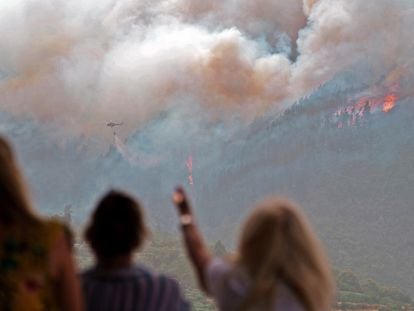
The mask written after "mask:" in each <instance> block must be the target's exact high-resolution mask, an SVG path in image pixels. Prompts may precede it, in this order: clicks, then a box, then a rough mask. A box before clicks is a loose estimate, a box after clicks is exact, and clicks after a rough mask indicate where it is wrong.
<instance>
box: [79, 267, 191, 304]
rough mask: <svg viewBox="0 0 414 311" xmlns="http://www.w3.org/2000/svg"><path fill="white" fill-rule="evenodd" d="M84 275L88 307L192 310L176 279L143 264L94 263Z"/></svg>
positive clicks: (83, 284) (83, 285)
mask: <svg viewBox="0 0 414 311" xmlns="http://www.w3.org/2000/svg"><path fill="white" fill-rule="evenodd" d="M81 277H82V287H83V294H84V298H85V306H86V310H87V311H139V310H145V311H163V310H171V311H181V310H182V311H185V310H190V305H189V304H188V302H187V301H186V300H185V299H184V298H183V296H182V294H181V292H180V288H179V286H178V283H177V282H176V281H175V280H174V279H172V278H169V277H167V276H164V275H157V274H154V273H152V272H151V271H150V270H148V269H146V268H145V267H143V266H140V265H136V266H132V267H126V268H120V269H117V270H113V271H104V270H102V269H99V268H96V267H94V268H92V269H90V270H87V271H85V272H84V273H82V276H81Z"/></svg>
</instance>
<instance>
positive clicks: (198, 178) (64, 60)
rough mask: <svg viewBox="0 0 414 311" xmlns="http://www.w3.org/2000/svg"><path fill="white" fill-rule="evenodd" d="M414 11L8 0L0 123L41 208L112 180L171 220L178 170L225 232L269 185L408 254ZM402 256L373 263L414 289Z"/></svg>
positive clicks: (342, 5)
mask: <svg viewBox="0 0 414 311" xmlns="http://www.w3.org/2000/svg"><path fill="white" fill-rule="evenodd" d="M413 28H414V3H413V2H412V1H411V0H376V1H362V0H319V1H316V0H313V1H311V0H308V1H304V2H302V1H299V0H289V1H282V0H273V1H272V0H256V1H251V0H237V1H236V0H226V1H223V0H209V1H206V0H152V1H146V0H134V1H133V0H89V1H84V0H70V1H68V0H13V1H0V132H1V133H4V134H6V135H7V136H8V137H9V138H11V139H12V140H13V142H14V144H15V146H16V149H17V151H18V154H19V157H20V159H21V162H22V166H23V168H24V172H25V175H26V176H27V178H28V180H29V182H30V186H31V189H32V192H33V197H34V198H35V201H36V203H37V207H38V208H39V209H40V210H41V211H42V212H46V213H61V212H62V210H63V207H64V206H65V205H67V204H72V205H73V206H74V211H75V214H76V215H75V218H76V219H77V220H78V221H79V222H83V221H84V219H85V217H86V215H87V213H88V212H89V211H90V209H91V208H92V204H93V203H94V202H95V200H96V198H97V197H98V196H99V195H101V194H102V192H103V191H105V190H106V189H108V187H112V186H116V187H120V188H125V189H128V190H129V191H133V192H134V193H135V194H137V195H138V196H139V197H140V198H141V200H142V201H143V203H144V206H145V207H147V213H148V214H149V218H150V219H151V221H152V223H153V225H154V226H158V227H159V228H161V229H165V228H172V227H174V226H175V222H174V221H173V219H174V218H173V217H171V216H172V211H171V210H168V206H169V193H170V191H171V189H172V188H173V186H174V185H175V184H177V183H184V184H186V185H187V188H188V190H189V192H190V193H191V195H192V197H193V200H194V201H195V203H196V206H197V207H198V212H199V215H200V217H201V222H202V223H203V224H206V226H208V228H209V229H210V231H211V232H220V234H227V233H229V232H230V234H229V235H230V236H231V235H234V231H235V230H234V227H233V225H232V226H231V227H230V228H229V223H230V224H232V223H233V222H234V223H236V222H238V221H240V220H241V217H242V216H243V215H244V214H245V212H246V210H247V209H248V207H249V206H250V205H251V204H252V203H253V202H254V201H256V200H257V199H258V198H260V197H262V196H263V195H265V194H268V193H270V192H276V193H282V194H285V195H288V196H290V197H292V198H294V199H296V200H297V201H299V202H300V203H303V204H304V208H305V209H306V210H307V211H308V212H309V214H310V215H311V216H312V217H313V220H314V221H315V222H316V223H317V224H318V225H320V226H319V228H320V229H319V231H320V232H321V234H322V235H323V237H324V238H325V239H326V241H327V243H328V244H330V243H331V244H330V245H334V247H338V246H337V245H340V246H341V247H343V250H344V252H346V250H347V245H345V244H344V242H343V241H342V240H341V239H339V241H338V240H333V239H332V236H335V234H336V233H337V232H347V234H348V231H347V230H348V229H349V228H352V230H350V232H351V233H352V234H353V236H352V234H351V233H349V234H350V235H351V237H352V238H355V239H357V240H358V239H360V240H361V242H360V243H361V246H363V249H365V250H369V249H370V247H371V248H372V249H375V250H381V249H384V253H383V254H385V253H386V254H388V252H389V251H390V250H391V251H392V252H393V253H395V254H397V253H400V254H403V253H404V252H405V253H404V255H401V258H413V257H414V254H413V247H412V245H413V244H412V243H414V242H413V241H412V240H410V239H409V238H407V236H414V232H413V228H412V226H411V222H412V221H411V222H410V219H412V217H413V216H414V215H413V209H412V202H413V201H414V197H413V194H412V193H413V192H412V190H411V189H412V187H413V186H414V180H413V178H412V176H414V166H413V165H412V164H411V162H412V161H411V157H412V154H413V152H414V140H413V135H412V133H414V124H413V122H412V119H413V117H414V111H413V108H412V107H413V106H412V104H413V94H414V93H413V90H412V85H413V82H414V55H413V52H412V51H414V32H413ZM108 122H122V123H123V125H122V126H118V127H115V128H110V127H107V123H108ZM114 131H116V133H117V134H116V135H114ZM190 163H191V165H190ZM190 168H191V169H190ZM189 175H192V176H191V177H192V181H193V185H190V184H189V180H188V178H189V177H190V176H189ZM390 206H393V209H394V213H392V215H393V216H394V217H389V216H390V214H389V213H390V211H389V207H390ZM351 211H352V212H351ZM397 211H398V212H397ZM384 215H388V217H385V216H384ZM362 220H363V221H362ZM330 228H335V229H334V230H333V229H332V230H331V229H330ZM216 229H217V230H216ZM206 230H207V228H206ZM223 232H225V233H223ZM383 232H387V235H386V236H383V234H382V233H383ZM407 232H408V233H407ZM401 237H403V238H401ZM384 245H385V246H384ZM349 249H351V250H352V249H355V245H352V247H349ZM385 249H386V250H385ZM335 254H336V253H335ZM335 254H334V259H335V260H334V261H335V263H338V264H342V265H345V266H346V265H347V263H348V264H349V263H350V262H351V261H352V262H353V263H354V264H355V265H356V266H358V264H360V262H358V258H351V259H349V260H348V261H347V262H345V263H343V262H342V261H341V260H343V258H344V256H342V255H341V256H342V257H340V256H339V255H338V254H336V255H337V257H335ZM341 254H342V253H341ZM361 256H362V255H361ZM362 257H363V256H362ZM374 257H375V256H374ZM380 257H381V258H384V256H379V257H378V258H380ZM338 258H339V259H338ZM372 260H374V261H375V258H373V259H372ZM394 262H397V261H396V259H395V258H393V260H390V261H389V265H390V267H385V268H384V269H382V270H378V271H377V270H375V265H372V267H371V266H370V268H369V269H371V270H370V271H371V272H370V273H371V275H374V276H379V277H380V278H382V279H383V280H387V281H390V282H391V283H392V284H396V285H398V284H403V285H404V286H406V287H407V288H408V289H409V290H410V291H411V293H414V284H413V283H412V281H410V280H408V278H407V275H409V273H408V274H407V273H406V272H404V271H412V270H413V269H414V267H413V264H414V263H413V262H412V261H411V262H410V261H409V260H408V262H407V260H401V261H399V262H398V265H395V266H392V265H394ZM391 266H392V267H391ZM401 267H404V269H405V270H402V268H401ZM367 269H368V268H367ZM395 276H398V277H396V278H395V279H393V278H394V277H395Z"/></svg>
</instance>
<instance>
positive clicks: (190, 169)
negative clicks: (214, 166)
mask: <svg viewBox="0 0 414 311" xmlns="http://www.w3.org/2000/svg"><path fill="white" fill-rule="evenodd" d="M185 165H186V166H187V170H188V183H189V184H190V185H194V180H193V155H192V154H191V153H190V154H189V156H188V158H187V161H186V162H185Z"/></svg>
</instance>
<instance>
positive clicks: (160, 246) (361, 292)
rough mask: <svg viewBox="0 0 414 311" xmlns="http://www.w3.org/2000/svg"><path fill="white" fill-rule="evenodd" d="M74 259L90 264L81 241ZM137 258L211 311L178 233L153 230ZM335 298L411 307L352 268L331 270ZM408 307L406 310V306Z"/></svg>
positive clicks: (218, 251)
mask: <svg viewBox="0 0 414 311" xmlns="http://www.w3.org/2000/svg"><path fill="white" fill-rule="evenodd" d="M211 249H212V250H213V252H214V253H215V255H217V256H224V255H226V253H227V251H226V248H225V247H224V245H223V244H222V243H221V242H220V241H218V242H216V243H215V244H212V245H211ZM76 250H77V255H78V256H77V258H78V261H79V263H80V265H81V267H85V266H88V265H90V264H91V263H92V260H91V256H90V253H89V251H88V249H87V247H86V246H85V244H77V246H76ZM137 261H139V262H141V263H144V264H145V265H146V266H148V267H151V268H153V269H154V270H156V271H162V272H163V273H167V274H169V275H172V276H174V277H175V278H176V279H177V280H178V281H179V282H180V285H181V286H182V288H183V291H184V292H185V295H186V297H187V298H188V299H189V300H191V302H192V304H193V307H194V309H195V310H215V308H214V305H213V303H212V302H211V301H210V300H209V299H206V298H205V297H204V296H203V295H202V293H201V292H200V291H199V290H198V287H197V283H196V281H195V279H194V274H193V271H192V269H191V266H190V264H189V262H188V261H187V259H186V255H185V253H184V249H183V247H182V244H181V241H180V239H179V235H178V233H177V235H171V234H167V233H154V234H153V235H152V237H151V240H150V241H148V242H147V244H146V245H144V248H143V251H142V252H140V253H139V254H137ZM335 275H336V280H337V290H338V301H339V302H340V305H341V306H342V307H344V306H346V308H341V310H352V309H353V308H356V309H358V308H357V306H363V305H380V306H381V310H404V309H402V307H405V308H406V309H405V310H411V309H412V307H413V302H412V300H411V298H410V297H409V296H408V295H406V294H404V293H403V292H401V291H400V290H399V289H397V288H394V287H386V286H383V285H381V284H378V283H376V282H375V281H373V280H370V279H363V278H360V277H359V276H357V275H356V274H354V273H353V272H352V271H349V270H348V271H335ZM409 307H410V308H411V309H410V308H409Z"/></svg>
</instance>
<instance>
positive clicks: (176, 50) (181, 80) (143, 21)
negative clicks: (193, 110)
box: [0, 0, 414, 140]
mask: <svg viewBox="0 0 414 311" xmlns="http://www.w3.org/2000/svg"><path fill="white" fill-rule="evenodd" d="M409 9H410V8H409V6H408V1H403V0H400V1H392V0H380V1H375V2H374V3H373V2H367V1H347V0H320V1H315V0H313V1H310V0H308V1H304V2H301V1H299V0H297V1H271V0H260V1H254V2H252V1H247V0H242V1H218V0H212V1H205V0H196V1H195V0H191V1H190V0H158V1H152V2H151V3H149V2H148V1H144V0H141V1H137V0H135V1H132V0H106V1H101V0H99V1H81V0H72V1H63V0H54V1H52V0H15V1H2V2H1V3H0V77H2V78H0V111H3V112H7V113H9V114H12V115H14V116H16V117H19V118H35V119H36V120H39V121H40V122H47V123H52V124H58V125H59V126H60V127H61V128H62V129H63V131H65V132H70V133H72V134H75V135H78V136H83V137H93V136H101V135H102V133H105V134H104V136H105V137H106V138H107V139H108V140H110V139H111V133H110V131H103V129H104V126H105V124H106V122H108V121H109V120H118V121H123V122H124V124H125V126H124V128H123V129H122V131H123V133H121V134H123V135H124V136H125V135H128V133H130V132H131V131H133V130H136V129H137V128H139V127H140V126H142V125H143V124H145V123H146V122H147V121H148V120H150V119H152V118H154V117H157V116H158V115H159V114H160V113H162V112H163V111H166V110H168V109H171V108H173V107H175V106H176V105H188V103H189V102H193V103H194V104H197V105H201V106H203V107H205V108H206V110H207V111H209V112H210V113H211V114H210V115H214V116H217V115H219V116H220V118H225V117H226V115H227V114H226V112H229V111H230V112H232V113H237V114H240V115H242V116H244V117H245V118H249V119H251V118H255V117H257V116H261V115H263V114H265V113H267V112H268V111H269V110H272V111H276V112H281V111H283V110H284V109H286V108H287V107H290V106H291V105H293V104H294V103H295V102H296V101H297V100H298V99H300V98H301V97H303V96H306V95H309V94H311V93H312V91H313V90H315V89H316V88H318V87H319V86H321V85H323V84H324V83H326V82H327V81H329V80H330V79H332V78H333V77H334V76H335V75H337V74H338V73H340V72H342V71H344V70H347V69H349V68H351V66H355V64H358V62H361V61H364V62H366V63H368V65H369V66H368V67H369V68H371V70H372V73H373V75H374V78H372V79H373V80H376V79H377V80H379V79H380V78H381V77H382V76H384V75H387V74H388V72H390V71H392V70H395V68H396V67H399V66H402V67H403V66H407V64H408V65H409V66H412V56H411V55H410V54H411V53H409V52H408V51H411V50H412V45H413V43H412V42H413V40H412V39H413V38H412V37H413V36H412V31H411V27H409V26H412V25H413V21H414V17H413V15H412V14H410V11H409ZM410 57H411V59H410ZM410 70H411V69H410ZM375 82H377V81H375ZM184 97H185V98H191V101H189V100H181V99H182V98H184Z"/></svg>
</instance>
